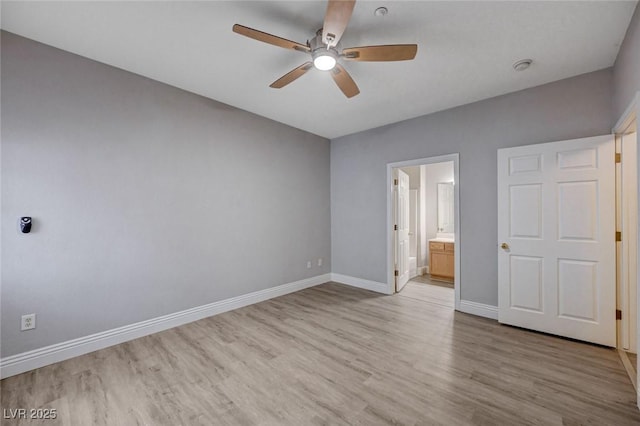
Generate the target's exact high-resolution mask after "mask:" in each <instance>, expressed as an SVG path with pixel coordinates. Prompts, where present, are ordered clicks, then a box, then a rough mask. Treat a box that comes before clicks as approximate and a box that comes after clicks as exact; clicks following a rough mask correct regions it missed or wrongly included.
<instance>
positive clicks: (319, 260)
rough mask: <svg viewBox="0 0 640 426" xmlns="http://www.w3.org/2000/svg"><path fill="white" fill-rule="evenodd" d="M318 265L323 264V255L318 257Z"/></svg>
mask: <svg viewBox="0 0 640 426" xmlns="http://www.w3.org/2000/svg"><path fill="white" fill-rule="evenodd" d="M318 266H322V258H321V257H319V258H318Z"/></svg>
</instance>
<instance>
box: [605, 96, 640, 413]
mask: <svg viewBox="0 0 640 426" xmlns="http://www.w3.org/2000/svg"><path fill="white" fill-rule="evenodd" d="M634 118H635V119H636V120H640V90H639V91H637V92H636V94H635V96H634V97H633V99H632V100H631V102H630V103H629V106H627V108H626V109H625V110H624V112H623V113H622V116H621V117H620V118H619V119H618V121H617V122H616V124H615V126H613V129H611V130H612V133H613V134H618V133H620V132H623V131H624V130H625V129H626V128H627V127H628V126H629V125H630V124H631V122H632V121H633V119H634ZM636 123H637V121H636ZM638 130H639V131H638V132H637V133H636V135H637V138H638V141H637V142H638V159H637V161H638V166H640V129H638ZM639 178H640V173H639ZM638 203H639V204H638V209H639V210H640V182H639V185H638ZM638 239H640V230H639V231H638ZM638 263H640V250H638ZM637 285H638V289H639V290H640V274H638V280H637ZM636 306H637V307H638V308H640V291H638V292H637V300H636ZM638 311H639V312H640V309H639V310H638ZM636 331H637V333H638V339H637V345H638V347H637V348H636V353H638V354H640V315H638V322H637V328H636ZM636 370H637V374H638V377H637V379H638V380H640V369H638V368H637V366H636ZM636 403H637V406H638V408H640V388H639V389H638V390H637V399H636Z"/></svg>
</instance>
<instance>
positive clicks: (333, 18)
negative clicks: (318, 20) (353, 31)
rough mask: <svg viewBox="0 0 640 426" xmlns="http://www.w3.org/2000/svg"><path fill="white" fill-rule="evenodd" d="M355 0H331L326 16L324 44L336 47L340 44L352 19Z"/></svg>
mask: <svg viewBox="0 0 640 426" xmlns="http://www.w3.org/2000/svg"><path fill="white" fill-rule="evenodd" d="M355 5H356V1H355V0H329V4H328V5H327V12H326V13H325V14H324V26H323V27H322V42H323V43H326V44H327V45H329V47H334V46H336V45H337V44H338V42H339V41H340V39H341V38H342V34H344V30H345V29H346V28H347V24H348V23H349V20H350V19H351V14H352V13H353V8H354V6H355Z"/></svg>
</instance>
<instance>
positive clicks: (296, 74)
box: [269, 62, 313, 89]
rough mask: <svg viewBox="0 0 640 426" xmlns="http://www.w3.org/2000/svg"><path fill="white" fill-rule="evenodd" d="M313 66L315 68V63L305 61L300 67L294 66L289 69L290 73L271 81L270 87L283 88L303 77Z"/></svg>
mask: <svg viewBox="0 0 640 426" xmlns="http://www.w3.org/2000/svg"><path fill="white" fill-rule="evenodd" d="M311 68H313V63H312V62H305V63H304V64H302V65H300V66H299V67H298V68H294V69H293V70H291V71H289V72H288V73H286V74H285V75H283V76H282V77H280V78H279V79H277V80H276V81H274V82H273V83H271V84H270V85H269V87H273V88H274V89H281V88H283V87H284V86H286V85H287V84H289V83H291V82H292V81H294V80H297V79H298V78H300V77H302V76H303V75H304V74H306V73H307V71H309V70H310V69H311Z"/></svg>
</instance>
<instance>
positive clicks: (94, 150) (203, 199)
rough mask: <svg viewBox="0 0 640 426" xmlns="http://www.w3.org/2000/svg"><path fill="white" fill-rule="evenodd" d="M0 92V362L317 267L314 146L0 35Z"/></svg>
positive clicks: (290, 133)
mask: <svg viewBox="0 0 640 426" xmlns="http://www.w3.org/2000/svg"><path fill="white" fill-rule="evenodd" d="M1 82H2V117H1V118H2V137H3V140H2V245H3V257H2V271H3V275H2V306H1V308H2V317H1V320H2V343H3V345H2V356H8V355H12V354H15V353H19V352H23V351H27V350H30V349H34V348H38V347H41V346H45V345H49V344H53V343H56V342H61V341H65V340H68V339H73V338H77V337H80V336H84V335H88V334H91V333H95V332H99V331H103V330H106V329H111V328H114V327H118V326H122V325H126V324H130V323H134V322H137V321H141V320H145V319H149V318H153V317H157V316H160V315H163V314H168V313H172V312H176V311H180V310H183V309H187V308H190V307H194V306H199V305H203V304H206V303H209V302H214V301H218V300H222V299H226V298H229V297H232V296H238V295H241V294H245V293H249V292H253V291H256V290H261V289H266V288H269V287H273V286H276V285H280V284H284V283H289V282H292V281H296V280H300V279H303V278H307V277H311V276H315V275H319V274H323V273H328V272H330V271H331V263H330V209H329V201H330V195H329V141H327V140H326V139H323V138H320V137H318V136H314V135H311V134H309V133H305V132H302V131H300V130H296V129H293V128H291V127H287V126H285V125H282V124H279V123H276V122H273V121H270V120H268V119H265V118H261V117H258V116H256V115H253V114H250V113H247V112H244V111H240V110H237V109H234V108H232V107H229V106H226V105H223V104H220V103H217V102H214V101H212V100H209V99H206V98H202V97H199V96H196V95H193V94H191V93H187V92H184V91H181V90H179V89H176V88H172V87H169V86H166V85H164V84H161V83H158V82H155V81H152V80H149V79H146V78H143V77H140V76H137V75H134V74H131V73H128V72H125V71H122V70H119V69H116V68H112V67H109V66H106V65H103V64H100V63H97V62H94V61H91V60H88V59H84V58H82V57H79V56H75V55H72V54H69V53H66V52H63V51H60V50H57V49H54V48H51V47H48V46H45V45H42V44H38V43H35V42H33V41H29V40H27V39H24V38H20V37H18V36H15V35H12V34H8V33H6V32H3V33H2V81H1ZM211 84H223V83H220V82H216V81H215V80H212V81H211ZM20 216H33V217H34V220H35V225H34V230H33V232H32V233H31V234H28V235H22V234H19V233H18V231H17V223H18V218H19V217H20ZM319 257H322V258H324V260H325V262H324V265H323V266H322V267H318V266H317V258H319ZM311 259H313V260H314V261H313V263H312V264H313V267H312V269H307V267H306V262H307V260H311ZM33 312H35V313H36V314H37V324H38V327H37V329H35V330H32V331H28V332H22V333H21V332H20V331H19V324H20V316H21V315H22V314H27V313H33Z"/></svg>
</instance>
